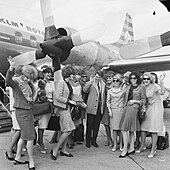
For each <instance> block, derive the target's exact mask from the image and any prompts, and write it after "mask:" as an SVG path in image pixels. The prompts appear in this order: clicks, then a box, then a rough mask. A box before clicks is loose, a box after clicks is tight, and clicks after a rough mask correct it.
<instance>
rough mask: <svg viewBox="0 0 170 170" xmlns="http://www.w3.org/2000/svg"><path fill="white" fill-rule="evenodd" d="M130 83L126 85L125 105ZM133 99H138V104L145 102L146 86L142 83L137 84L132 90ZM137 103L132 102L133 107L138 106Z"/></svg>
mask: <svg viewBox="0 0 170 170" xmlns="http://www.w3.org/2000/svg"><path fill="white" fill-rule="evenodd" d="M130 87H131V86H130V85H129V86H127V87H126V94H125V106H126V105H127V103H128V95H129V90H130ZM133 100H140V101H141V102H140V105H145V104H146V88H145V86H144V85H142V84H141V85H139V86H138V87H137V88H136V89H134V90H133ZM140 105H139V104H133V107H135V108H139V107H140Z"/></svg>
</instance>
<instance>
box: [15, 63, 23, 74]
mask: <svg viewBox="0 0 170 170" xmlns="http://www.w3.org/2000/svg"><path fill="white" fill-rule="evenodd" d="M22 67H23V65H19V66H18V67H16V68H15V75H16V76H20V75H21V74H22Z"/></svg>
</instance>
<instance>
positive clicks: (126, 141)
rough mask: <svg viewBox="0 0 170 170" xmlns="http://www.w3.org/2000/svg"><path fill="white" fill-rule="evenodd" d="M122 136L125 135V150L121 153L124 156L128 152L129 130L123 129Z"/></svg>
mask: <svg viewBox="0 0 170 170" xmlns="http://www.w3.org/2000/svg"><path fill="white" fill-rule="evenodd" d="M122 136H123V143H124V145H123V151H122V153H121V155H122V156H124V155H125V154H126V153H127V149H128V132H126V131H122Z"/></svg>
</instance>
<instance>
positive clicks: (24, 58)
mask: <svg viewBox="0 0 170 170" xmlns="http://www.w3.org/2000/svg"><path fill="white" fill-rule="evenodd" d="M45 56H46V54H44V53H43V52H41V51H40V50H36V51H29V52H25V53H22V54H20V55H17V56H15V57H14V58H13V60H14V61H15V67H18V66H19V65H27V64H31V63H32V62H34V61H35V60H37V59H41V58H45Z"/></svg>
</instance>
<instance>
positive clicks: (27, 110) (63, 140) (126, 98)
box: [6, 57, 164, 170]
mask: <svg viewBox="0 0 170 170" xmlns="http://www.w3.org/2000/svg"><path fill="white" fill-rule="evenodd" d="M8 61H9V64H10V68H9V70H8V72H7V76H6V84H7V85H8V86H10V87H11V88H12V90H13V97H14V105H13V106H14V108H15V114H16V119H17V122H18V124H19V127H20V129H21V136H20V139H19V142H18V146H17V153H16V155H15V158H14V157H11V156H9V155H8V154H9V153H7V152H6V156H7V158H8V159H9V158H10V159H9V160H13V161H14V164H28V168H29V169H31V170H34V169H35V165H34V159H33V141H34V139H35V137H36V135H35V127H34V116H33V112H32V105H33V103H34V101H35V100H36V98H37V92H36V89H35V87H34V84H33V81H34V80H35V79H36V77H37V74H38V72H37V69H36V68H35V67H33V66H31V65H27V66H23V67H22V69H21V72H20V75H18V76H17V77H15V78H14V77H13V76H14V64H15V63H14V62H13V60H12V59H11V58H10V57H9V58H8ZM44 70H45V71H44V72H43V73H44V80H45V83H46V86H45V87H46V94H47V95H46V97H47V99H48V100H49V101H50V102H53V104H54V107H55V109H54V110H55V111H56V112H57V114H58V115H59V117H60V127H61V135H60V137H59V139H58V142H57V144H56V147H54V148H53V149H52V150H51V152H50V155H51V159H52V160H57V154H58V152H59V150H60V155H61V156H67V157H73V155H72V154H71V153H69V152H68V151H67V144H68V140H69V136H70V134H71V133H72V131H73V130H75V128H76V126H77V125H78V124H81V123H82V120H77V121H73V119H72V117H71V109H72V107H75V106H79V107H81V108H82V110H85V109H86V107H87V105H86V104H85V102H84V101H85V100H87V99H85V98H86V96H87V95H85V96H83V95H84V93H83V86H84V85H85V84H86V80H85V81H84V78H86V74H84V75H85V76H83V78H82V79H81V80H80V78H81V75H82V73H80V72H79V71H78V69H77V70H76V69H75V67H73V66H71V65H68V66H65V67H64V68H63V69H62V70H61V73H62V77H63V79H61V80H60V81H59V82H58V83H57V87H56V89H55V98H53V92H54V84H53V83H51V82H50V81H49V80H50V78H51V76H52V71H51V70H49V69H44ZM105 78H106V79H105V84H106V88H105V92H106V102H105V103H106V107H104V108H105V109H104V112H103V113H104V114H103V116H102V124H104V125H105V129H106V134H107V143H106V145H110V146H113V148H112V151H113V152H115V151H116V150H117V148H118V140H117V136H119V143H120V145H119V146H120V150H121V151H122V153H121V155H120V156H119V157H120V158H124V157H126V156H127V155H129V154H134V153H135V149H134V142H135V134H137V132H140V131H141V146H140V148H139V149H138V150H137V151H136V153H140V152H142V151H143V150H144V149H145V139H146V132H150V133H151V134H152V148H151V152H150V154H149V155H148V158H152V157H153V156H154V155H155V153H156V142H157V137H158V133H159V132H161V131H162V130H163V129H162V128H163V102H162V99H161V94H163V92H164V86H163V79H164V77H161V78H160V84H159V85H158V84H156V83H154V76H153V75H152V74H150V73H144V74H143V75H142V76H141V75H140V74H138V73H137V72H132V73H130V75H129V77H128V81H126V82H125V79H124V77H123V76H122V75H121V74H118V73H114V72H112V71H107V72H106V74H105ZM140 108H142V109H143V111H144V112H146V118H145V120H144V121H142V122H140V121H139V117H138V112H139V110H140ZM82 113H85V112H82ZM49 117H50V115H44V116H42V117H40V118H39V120H38V121H39V128H38V144H39V145H40V148H41V152H42V153H46V148H45V146H44V143H43V133H44V130H45V129H46V128H47V125H48V120H49ZM82 118H85V117H84V116H82V117H81V119H82ZM110 129H111V131H112V132H113V140H112V137H111V136H112V135H111V131H110ZM135 132H136V133H135ZM136 137H137V135H136ZM25 141H26V143H27V151H28V157H29V161H22V159H21V151H22V148H23V145H24V142H25ZM129 144H130V145H129Z"/></svg>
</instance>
